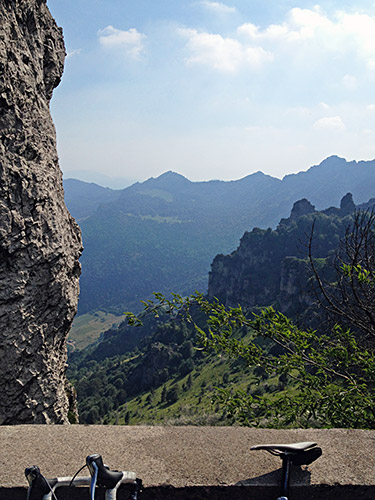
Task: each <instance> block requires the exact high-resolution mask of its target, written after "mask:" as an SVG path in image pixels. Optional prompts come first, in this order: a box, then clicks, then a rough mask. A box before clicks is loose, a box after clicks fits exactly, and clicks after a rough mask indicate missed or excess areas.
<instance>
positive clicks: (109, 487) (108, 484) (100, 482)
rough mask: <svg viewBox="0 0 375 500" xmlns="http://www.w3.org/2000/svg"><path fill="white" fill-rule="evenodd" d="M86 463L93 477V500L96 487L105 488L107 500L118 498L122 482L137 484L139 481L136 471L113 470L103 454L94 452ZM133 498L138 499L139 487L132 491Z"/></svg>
mask: <svg viewBox="0 0 375 500" xmlns="http://www.w3.org/2000/svg"><path fill="white" fill-rule="evenodd" d="M86 464H87V466H88V468H89V471H90V474H91V476H92V477H93V481H92V483H91V488H90V493H91V500H95V487H96V486H99V487H103V488H105V490H106V492H105V498H106V500H116V495H117V490H118V488H119V486H120V485H121V484H122V483H130V484H133V485H134V486H136V485H137V484H138V483H137V481H136V477H135V474H134V473H131V472H120V471H113V470H110V469H109V468H108V467H106V466H105V465H104V463H103V459H102V457H101V455H99V454H98V453H94V454H93V455H89V456H88V457H87V458H86ZM132 495H133V500H136V499H137V489H136V488H135V489H134V491H132Z"/></svg>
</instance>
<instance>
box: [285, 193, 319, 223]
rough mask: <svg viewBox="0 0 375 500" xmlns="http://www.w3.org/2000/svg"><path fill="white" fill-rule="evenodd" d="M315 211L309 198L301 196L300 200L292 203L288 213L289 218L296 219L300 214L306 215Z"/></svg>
mask: <svg viewBox="0 0 375 500" xmlns="http://www.w3.org/2000/svg"><path fill="white" fill-rule="evenodd" d="M313 212H315V207H314V205H312V204H311V203H310V202H309V200H306V198H303V199H302V200H299V201H296V202H295V203H294V205H293V208H292V211H291V213H290V218H291V219H296V218H297V217H302V215H307V214H311V213H313Z"/></svg>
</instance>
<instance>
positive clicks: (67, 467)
mask: <svg viewBox="0 0 375 500" xmlns="http://www.w3.org/2000/svg"><path fill="white" fill-rule="evenodd" d="M298 441H316V442H317V443H318V445H319V446H320V447H321V448H322V449H323V455H322V456H321V457H320V458H319V459H318V460H317V461H316V462H314V463H313V464H311V465H310V466H308V467H302V468H295V470H294V471H293V475H292V481H291V483H292V487H314V486H322V485H324V486H327V487H332V486H337V487H339V486H341V487H345V486H353V487H370V488H375V454H374V447H375V431H365V430H342V429H332V430H316V429H315V430H302V429H296V430H274V429H252V428H245V427H152V426H84V425H72V426H53V425H49V426H48V425H47V426H46V425H39V426H38V425H21V426H2V427H0V442H1V448H2V449H1V454H0V487H3V488H4V487H5V488H15V487H26V480H25V477H24V469H25V467H28V466H31V465H39V467H40V469H41V471H42V473H43V474H44V475H45V476H47V477H55V476H69V475H73V474H74V473H75V472H76V471H77V470H78V469H79V468H80V467H81V466H82V465H83V464H84V463H85V458H86V456H87V455H89V454H91V453H100V454H101V455H102V456H103V459H104V462H105V463H106V464H107V465H108V466H109V467H110V468H113V469H119V470H133V471H134V472H136V474H137V476H138V477H140V478H142V479H143V482H144V485H145V486H146V487H147V488H153V487H154V488H155V487H160V486H165V485H168V486H170V487H174V488H194V487H223V486H231V487H235V486H240V485H242V486H243V485H245V486H249V487H260V488H262V487H268V486H271V487H275V486H276V485H277V484H278V482H279V480H280V474H279V473H280V466H281V461H280V459H279V458H278V457H274V456H271V455H269V454H268V453H266V452H263V451H250V447H251V446H253V445H255V444H261V443H275V442H276V443H292V442H298ZM86 475H87V474H86ZM372 491H374V490H372ZM20 498H22V497H20ZM197 498H198V497H197ZM210 498H211V497H210ZM254 498H257V497H254ZM297 498H298V497H297ZM319 498H320V497H319ZM360 498H365V497H364V496H363V497H362V496H361V497H360ZM369 498H370V497H369Z"/></svg>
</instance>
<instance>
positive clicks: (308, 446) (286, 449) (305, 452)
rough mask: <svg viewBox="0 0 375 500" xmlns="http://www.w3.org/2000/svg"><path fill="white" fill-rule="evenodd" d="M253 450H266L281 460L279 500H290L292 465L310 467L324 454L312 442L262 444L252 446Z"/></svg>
mask: <svg viewBox="0 0 375 500" xmlns="http://www.w3.org/2000/svg"><path fill="white" fill-rule="evenodd" d="M251 450H266V451H268V452H269V453H271V454H272V455H276V456H278V457H280V458H281V460H282V478H281V491H280V496H279V497H278V498H277V500H288V496H289V478H290V470H291V468H290V467H291V465H296V466H299V465H309V464H311V463H312V462H314V460H316V459H317V458H319V457H320V456H321V454H322V449H321V448H319V447H318V446H316V443H315V442H312V441H306V442H301V443H291V444H260V445H257V446H252V447H251Z"/></svg>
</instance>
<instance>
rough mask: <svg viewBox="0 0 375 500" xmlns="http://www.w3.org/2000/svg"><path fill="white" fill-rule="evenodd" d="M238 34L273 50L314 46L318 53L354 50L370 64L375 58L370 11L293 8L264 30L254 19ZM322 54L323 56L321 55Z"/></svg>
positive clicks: (374, 21) (374, 25) (374, 30)
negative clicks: (326, 12) (281, 18)
mask: <svg viewBox="0 0 375 500" xmlns="http://www.w3.org/2000/svg"><path fill="white" fill-rule="evenodd" d="M237 32H238V34H240V35H242V36H246V37H247V39H248V40H251V41H252V42H257V43H258V44H262V45H266V46H271V47H272V48H273V50H275V51H276V50H278V49H280V48H282V47H285V46H286V47H288V46H290V45H292V46H293V50H294V51H297V52H298V51H301V50H302V51H304V50H305V49H306V48H307V47H309V48H310V49H311V48H314V47H315V50H316V52H317V53H319V51H320V54H321V55H322V54H327V53H332V52H333V53H335V54H337V55H347V54H348V52H353V51H354V52H355V53H356V54H357V56H359V57H360V58H362V59H364V60H365V62H366V64H368V65H369V66H371V67H372V66H373V65H374V60H375V17H372V16H370V15H368V14H358V13H345V12H337V13H336V15H335V16H333V17H331V18H330V17H328V16H327V15H326V14H325V13H324V12H323V11H322V9H321V8H320V7H319V6H316V7H314V8H313V9H301V8H298V7H297V8H293V9H291V10H290V11H289V13H288V16H287V19H286V20H285V21H284V22H283V23H280V24H271V25H269V26H267V27H266V28H265V29H263V30H261V29H260V28H259V27H258V26H256V25H254V24H252V23H246V24H243V25H242V26H240V27H239V28H238V29H237ZM322 57H323V56H322Z"/></svg>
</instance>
